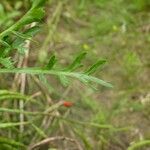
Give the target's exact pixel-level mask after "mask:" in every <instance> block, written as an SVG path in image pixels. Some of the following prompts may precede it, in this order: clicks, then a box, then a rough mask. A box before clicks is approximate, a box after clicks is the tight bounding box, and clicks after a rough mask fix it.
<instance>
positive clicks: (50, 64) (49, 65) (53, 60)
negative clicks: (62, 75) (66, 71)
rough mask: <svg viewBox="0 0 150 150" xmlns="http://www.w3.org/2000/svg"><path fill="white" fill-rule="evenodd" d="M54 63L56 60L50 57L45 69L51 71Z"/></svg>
mask: <svg viewBox="0 0 150 150" xmlns="http://www.w3.org/2000/svg"><path fill="white" fill-rule="evenodd" d="M56 61H57V60H56V57H55V56H54V55H53V56H51V58H50V60H49V62H48V64H47V66H46V69H49V70H51V69H52V68H53V67H54V65H55V63H56Z"/></svg>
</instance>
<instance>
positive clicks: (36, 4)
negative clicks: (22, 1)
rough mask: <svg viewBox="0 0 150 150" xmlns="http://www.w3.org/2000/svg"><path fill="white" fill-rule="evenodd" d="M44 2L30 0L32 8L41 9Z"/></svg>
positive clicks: (42, 0) (41, 0)
mask: <svg viewBox="0 0 150 150" xmlns="http://www.w3.org/2000/svg"><path fill="white" fill-rule="evenodd" d="M45 2H46V0H32V8H36V7H41V6H43V5H44V3H45Z"/></svg>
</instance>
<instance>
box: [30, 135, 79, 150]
mask: <svg viewBox="0 0 150 150" xmlns="http://www.w3.org/2000/svg"><path fill="white" fill-rule="evenodd" d="M56 140H63V141H64V140H66V141H69V142H72V143H75V144H76V145H77V147H78V150H82V148H81V146H80V144H79V143H78V141H77V140H75V139H72V138H69V137H64V136H56V137H50V138H46V139H44V140H42V141H40V142H38V143H36V144H34V145H33V146H31V147H30V148H29V150H33V149H34V148H37V147H41V146H43V145H46V144H49V143H51V142H53V141H56Z"/></svg>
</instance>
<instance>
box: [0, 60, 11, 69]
mask: <svg viewBox="0 0 150 150" xmlns="http://www.w3.org/2000/svg"><path fill="white" fill-rule="evenodd" d="M0 64H2V65H3V66H4V67H5V68H11V69H12V68H14V65H13V62H12V61H11V58H10V57H8V58H0Z"/></svg>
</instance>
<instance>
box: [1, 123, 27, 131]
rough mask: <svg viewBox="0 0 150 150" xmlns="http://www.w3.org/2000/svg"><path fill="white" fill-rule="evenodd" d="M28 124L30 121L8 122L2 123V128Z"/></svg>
mask: <svg viewBox="0 0 150 150" xmlns="http://www.w3.org/2000/svg"><path fill="white" fill-rule="evenodd" d="M26 124H28V122H16V123H14V122H8V123H0V129H3V128H12V127H15V126H20V125H26Z"/></svg>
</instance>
